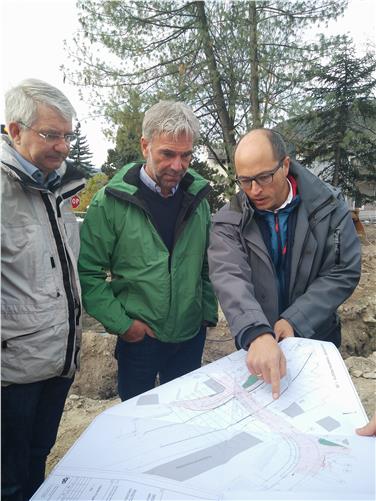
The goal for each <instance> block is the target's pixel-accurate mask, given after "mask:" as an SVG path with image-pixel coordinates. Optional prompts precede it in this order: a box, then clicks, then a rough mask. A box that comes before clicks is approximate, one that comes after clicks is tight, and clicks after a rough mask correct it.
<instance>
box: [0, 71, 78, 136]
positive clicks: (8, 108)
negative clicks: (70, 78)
mask: <svg viewBox="0 0 376 501" xmlns="http://www.w3.org/2000/svg"><path fill="white" fill-rule="evenodd" d="M39 104H44V105H46V106H49V107H50V108H54V109H55V110H56V111H58V113H60V114H61V115H62V117H63V118H64V119H65V120H72V119H73V118H74V117H75V116H76V111H75V109H74V108H73V106H72V104H71V102H70V101H69V99H68V98H67V97H66V96H65V95H64V94H63V93H62V92H61V91H60V90H59V89H57V88H56V87H53V86H52V85H50V84H48V83H46V82H43V81H42V80H37V79H35V78H29V79H27V80H23V81H22V82H20V83H19V84H18V85H16V86H15V87H12V88H11V89H9V90H8V91H7V92H6V94H5V122H6V124H7V125H9V124H10V123H11V122H22V123H24V124H25V125H27V126H28V127H30V126H31V125H32V124H33V122H34V121H35V120H36V119H37V117H38V105H39Z"/></svg>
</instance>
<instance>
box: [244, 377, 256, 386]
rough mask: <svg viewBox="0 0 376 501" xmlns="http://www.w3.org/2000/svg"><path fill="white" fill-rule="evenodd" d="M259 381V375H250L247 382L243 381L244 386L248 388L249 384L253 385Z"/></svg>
mask: <svg viewBox="0 0 376 501" xmlns="http://www.w3.org/2000/svg"><path fill="white" fill-rule="evenodd" d="M257 381H258V379H257V376H252V375H251V376H249V378H248V379H247V381H246V382H245V383H243V385H242V386H243V388H248V387H249V386H252V385H253V384H254V383H256V382H257Z"/></svg>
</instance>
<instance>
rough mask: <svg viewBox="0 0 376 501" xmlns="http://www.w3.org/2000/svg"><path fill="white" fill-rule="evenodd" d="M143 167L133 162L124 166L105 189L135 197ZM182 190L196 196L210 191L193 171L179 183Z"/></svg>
mask: <svg viewBox="0 0 376 501" xmlns="http://www.w3.org/2000/svg"><path fill="white" fill-rule="evenodd" d="M143 166H144V164H143V163H139V162H133V163H129V164H127V165H125V166H124V167H123V168H122V169H120V170H119V172H117V173H116V174H115V176H114V177H113V178H112V179H111V181H110V182H109V183H108V185H107V187H106V191H107V189H109V190H111V191H112V190H116V191H121V192H123V193H126V194H128V195H135V194H136V192H137V191H138V186H139V182H140V169H141V168H142V167H143ZM180 186H181V187H182V189H183V190H185V191H187V192H188V193H191V194H192V195H193V196H195V195H197V194H198V193H199V192H200V191H201V190H203V189H205V188H207V189H208V190H209V189H210V185H209V182H208V181H207V180H206V179H204V178H203V177H202V176H200V175H199V174H197V172H195V171H194V170H193V169H188V170H187V173H186V174H185V176H184V177H183V179H182V180H181V182H180Z"/></svg>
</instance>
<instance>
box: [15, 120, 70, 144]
mask: <svg viewBox="0 0 376 501" xmlns="http://www.w3.org/2000/svg"><path fill="white" fill-rule="evenodd" d="M19 123H20V124H21V125H22V126H23V127H26V129H30V130H32V131H33V132H35V133H36V134H38V136H40V137H41V138H43V139H44V140H45V141H46V143H48V144H54V143H58V142H60V141H61V140H63V141H64V142H65V143H66V144H70V143H72V142H73V141H74V140H75V139H77V136H76V134H75V133H74V132H69V133H68V134H64V135H63V134H54V133H52V132H39V131H37V130H35V129H33V128H32V127H29V126H28V125H26V124H24V123H23V122H19Z"/></svg>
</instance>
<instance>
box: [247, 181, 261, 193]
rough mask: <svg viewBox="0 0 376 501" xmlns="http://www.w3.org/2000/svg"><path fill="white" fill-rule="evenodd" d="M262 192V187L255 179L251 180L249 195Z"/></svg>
mask: <svg viewBox="0 0 376 501" xmlns="http://www.w3.org/2000/svg"><path fill="white" fill-rule="evenodd" d="M261 192H262V187H261V186H260V185H259V184H257V182H256V181H255V180H253V181H252V186H251V187H250V188H249V193H250V194H251V195H259V194H260V193H261Z"/></svg>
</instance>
